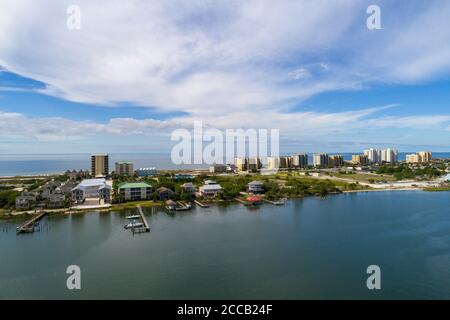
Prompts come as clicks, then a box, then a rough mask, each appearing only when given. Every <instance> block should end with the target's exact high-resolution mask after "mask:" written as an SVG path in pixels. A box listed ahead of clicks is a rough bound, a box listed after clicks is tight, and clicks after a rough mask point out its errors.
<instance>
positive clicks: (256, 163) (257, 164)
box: [247, 157, 262, 172]
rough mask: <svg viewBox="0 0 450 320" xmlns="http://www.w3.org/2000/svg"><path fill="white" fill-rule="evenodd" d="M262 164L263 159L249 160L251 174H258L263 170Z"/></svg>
mask: <svg viewBox="0 0 450 320" xmlns="http://www.w3.org/2000/svg"><path fill="white" fill-rule="evenodd" d="M261 167H262V163H261V159H260V158H257V157H252V158H248V159H247V170H248V171H251V172H256V171H258V170H259V169H261Z"/></svg>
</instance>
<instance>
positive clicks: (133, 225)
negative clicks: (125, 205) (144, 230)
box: [124, 222, 144, 229]
mask: <svg viewBox="0 0 450 320" xmlns="http://www.w3.org/2000/svg"><path fill="white" fill-rule="evenodd" d="M143 226H144V224H143V223H142V222H130V223H129V224H127V225H125V226H124V228H125V229H134V228H141V227H143Z"/></svg>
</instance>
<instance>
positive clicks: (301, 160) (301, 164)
mask: <svg viewBox="0 0 450 320" xmlns="http://www.w3.org/2000/svg"><path fill="white" fill-rule="evenodd" d="M292 166H293V167H294V168H307V167H308V155H307V154H306V153H297V154H294V155H293V156H292Z"/></svg>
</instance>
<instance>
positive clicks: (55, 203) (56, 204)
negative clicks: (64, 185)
mask: <svg viewBox="0 0 450 320" xmlns="http://www.w3.org/2000/svg"><path fill="white" fill-rule="evenodd" d="M65 201H66V196H65V195H64V194H62V193H52V194H51V195H50V196H49V197H48V202H47V207H48V208H53V209H54V208H63V207H64V206H65Z"/></svg>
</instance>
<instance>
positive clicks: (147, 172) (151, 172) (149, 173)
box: [136, 167, 156, 177]
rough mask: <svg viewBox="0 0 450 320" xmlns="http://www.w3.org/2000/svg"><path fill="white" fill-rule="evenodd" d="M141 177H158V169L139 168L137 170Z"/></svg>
mask: <svg viewBox="0 0 450 320" xmlns="http://www.w3.org/2000/svg"><path fill="white" fill-rule="evenodd" d="M136 174H137V175H138V176H139V177H153V176H155V175H156V168H154V167H152V168H139V169H137V170H136Z"/></svg>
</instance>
